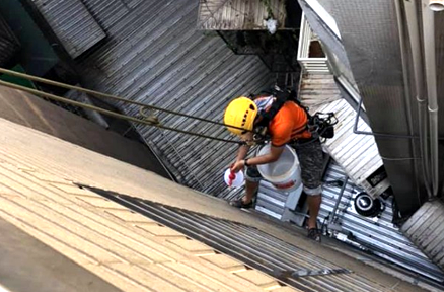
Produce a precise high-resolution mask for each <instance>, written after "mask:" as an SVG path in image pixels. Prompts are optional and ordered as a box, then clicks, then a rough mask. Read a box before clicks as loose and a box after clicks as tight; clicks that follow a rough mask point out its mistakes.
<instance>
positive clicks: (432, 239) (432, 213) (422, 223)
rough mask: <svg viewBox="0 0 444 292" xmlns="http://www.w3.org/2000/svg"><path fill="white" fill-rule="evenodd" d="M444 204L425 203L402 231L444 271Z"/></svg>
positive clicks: (403, 226) (435, 202) (437, 202)
mask: <svg viewBox="0 0 444 292" xmlns="http://www.w3.org/2000/svg"><path fill="white" fill-rule="evenodd" d="M443 222H444V202H442V201H440V200H436V201H433V202H427V203H425V204H424V205H423V206H422V207H421V208H420V209H419V210H418V211H417V212H416V213H415V214H414V215H413V216H412V217H410V218H409V219H408V220H407V221H406V222H405V223H404V224H403V225H402V231H403V232H404V234H405V235H406V236H407V237H409V238H410V239H411V240H412V241H413V242H415V243H416V244H417V245H418V246H420V247H421V248H422V249H423V250H424V253H426V254H427V255H428V256H429V257H430V258H431V259H433V261H434V262H435V263H436V264H437V265H438V266H439V267H440V268H441V270H443V271H444V244H443V241H444V224H442V223H443Z"/></svg>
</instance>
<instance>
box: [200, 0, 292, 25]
mask: <svg viewBox="0 0 444 292" xmlns="http://www.w3.org/2000/svg"><path fill="white" fill-rule="evenodd" d="M265 2H267V3H269V4H268V5H269V6H267V4H266V3H265ZM269 10H270V11H271V12H272V14H273V17H274V18H275V19H277V20H278V26H279V27H280V28H282V27H283V26H284V24H285V18H286V16H287V13H286V10H285V1H284V0H271V1H261V0H250V1H244V0H234V1H227V0H205V1H200V5H199V15H198V27H199V28H201V29H208V30H243V29H265V28H266V27H267V25H266V24H265V20H266V19H268V18H269V17H270V16H271V15H270V13H269Z"/></svg>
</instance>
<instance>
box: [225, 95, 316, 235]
mask: <svg viewBox="0 0 444 292" xmlns="http://www.w3.org/2000/svg"><path fill="white" fill-rule="evenodd" d="M276 99H277V98H276V96H275V94H261V95H259V96H256V97H254V98H248V97H245V96H240V97H238V98H236V99H234V100H232V101H231V102H230V103H229V104H228V106H227V108H226V109H225V114H224V124H225V125H227V128H228V130H229V131H230V132H231V133H233V134H235V135H238V136H240V138H241V139H242V140H243V141H244V142H246V143H244V144H243V145H241V146H240V147H239V150H238V153H237V157H236V160H235V162H234V163H233V164H232V165H231V167H230V169H231V171H232V172H238V171H240V170H243V169H244V168H246V170H245V195H244V196H243V197H242V198H241V199H239V200H236V201H231V202H230V205H232V206H234V207H237V208H251V207H252V206H253V196H254V195H255V194H256V193H257V188H258V185H259V181H260V180H261V179H263V177H262V176H261V174H260V173H259V171H258V170H257V168H256V165H258V164H266V163H271V162H275V161H277V160H278V159H279V157H280V156H281V154H282V152H283V151H284V148H285V145H286V144H289V145H290V146H292V147H293V148H294V149H295V150H296V153H297V155H298V158H299V162H300V166H301V177H302V183H303V185H304V187H303V192H304V193H305V194H306V196H307V204H308V211H309V219H308V220H307V221H308V222H307V229H308V234H307V236H308V237H309V238H310V239H313V240H318V241H319V240H320V232H319V230H318V228H317V215H318V213H319V208H320V205H321V192H322V188H321V176H322V166H323V153H322V148H321V143H320V141H319V138H313V137H312V134H311V133H310V132H309V131H308V129H307V122H308V117H307V113H306V110H305V109H304V108H303V107H301V106H300V105H298V104H297V103H296V102H295V101H292V100H286V101H285V102H283V103H282V104H281V106H280V108H279V109H277V111H276V113H275V114H274V116H273V117H271V118H270V117H269V116H268V117H267V118H269V120H268V121H267V120H266V118H265V117H266V113H267V112H269V111H270V109H271V108H272V104H273V103H274V102H276ZM264 120H265V124H264ZM230 126H232V127H230ZM259 126H262V127H264V126H265V127H267V130H268V133H269V136H270V141H271V150H270V152H269V153H267V154H264V155H260V156H256V157H251V158H246V156H247V154H248V150H249V148H250V146H249V144H250V143H248V142H251V141H252V140H253V131H254V129H255V128H256V127H259Z"/></svg>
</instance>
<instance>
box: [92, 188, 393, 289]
mask: <svg viewBox="0 0 444 292" xmlns="http://www.w3.org/2000/svg"><path fill="white" fill-rule="evenodd" d="M86 189H88V190H91V191H93V192H96V193H98V194H100V195H102V196H104V197H105V198H107V199H109V200H112V201H114V202H117V203H119V204H122V205H124V206H126V207H127V208H130V209H132V210H134V211H135V212H138V213H140V214H143V215H144V216H147V217H148V218H151V219H153V220H155V221H158V222H160V223H161V224H163V225H165V226H168V227H171V228H173V229H175V230H177V231H179V232H181V233H185V234H186V235H188V236H190V237H191V238H193V239H197V240H200V241H202V242H204V243H206V244H208V245H209V246H211V247H213V248H215V249H217V250H218V251H220V252H223V253H227V254H228V255H231V256H233V257H234V258H236V259H238V260H241V261H242V262H244V263H245V264H246V265H247V266H249V267H251V268H254V269H258V270H260V271H262V272H265V273H267V274H269V275H271V276H273V277H276V278H277V279H279V280H281V281H282V282H283V283H285V284H287V285H288V286H289V287H294V288H296V289H300V290H301V291H319V292H321V291H347V292H348V291H363V292H364V291H365V292H369V291H375V292H376V291H378V292H379V291H388V290H387V289H386V288H384V287H383V286H382V285H380V284H378V283H377V281H375V279H368V278H364V277H362V276H360V275H358V274H355V273H353V271H350V270H347V269H343V268H341V267H340V266H337V265H336V264H334V263H331V262H328V261H326V260H325V259H323V258H321V257H319V256H317V255H315V254H312V253H310V252H309V251H307V250H303V249H301V248H299V247H297V246H295V245H292V244H290V243H287V242H285V241H283V240H280V239H279V238H276V237H274V236H272V235H270V234H268V233H266V232H263V231H261V230H258V229H256V228H252V227H249V226H246V225H243V224H240V223H236V222H232V221H228V220H223V219H218V218H215V217H211V216H206V215H203V214H199V213H195V212H190V211H187V210H181V209H177V208H173V207H170V206H166V205H161V204H156V203H152V202H149V201H146V200H141V199H137V198H133V197H129V196H125V195H123V194H117V193H112V192H106V191H102V190H98V189H95V188H89V187H86ZM259 246H260V248H258V247H259Z"/></svg>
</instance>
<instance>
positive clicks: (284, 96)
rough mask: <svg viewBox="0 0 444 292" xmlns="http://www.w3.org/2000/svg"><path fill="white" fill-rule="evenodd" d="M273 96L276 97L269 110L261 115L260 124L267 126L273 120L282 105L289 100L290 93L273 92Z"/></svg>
mask: <svg viewBox="0 0 444 292" xmlns="http://www.w3.org/2000/svg"><path fill="white" fill-rule="evenodd" d="M273 96H275V97H276V100H275V101H274V102H273V103H272V105H271V107H270V109H269V110H268V111H267V112H263V113H261V116H262V118H263V120H262V124H263V125H267V126H268V125H269V124H270V122H271V121H272V120H273V119H274V117H275V116H276V115H277V114H278V112H279V110H280V109H281V108H282V106H283V105H284V103H285V102H286V101H287V100H289V99H288V98H289V96H290V93H289V92H286V91H280V90H278V91H276V92H273Z"/></svg>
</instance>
